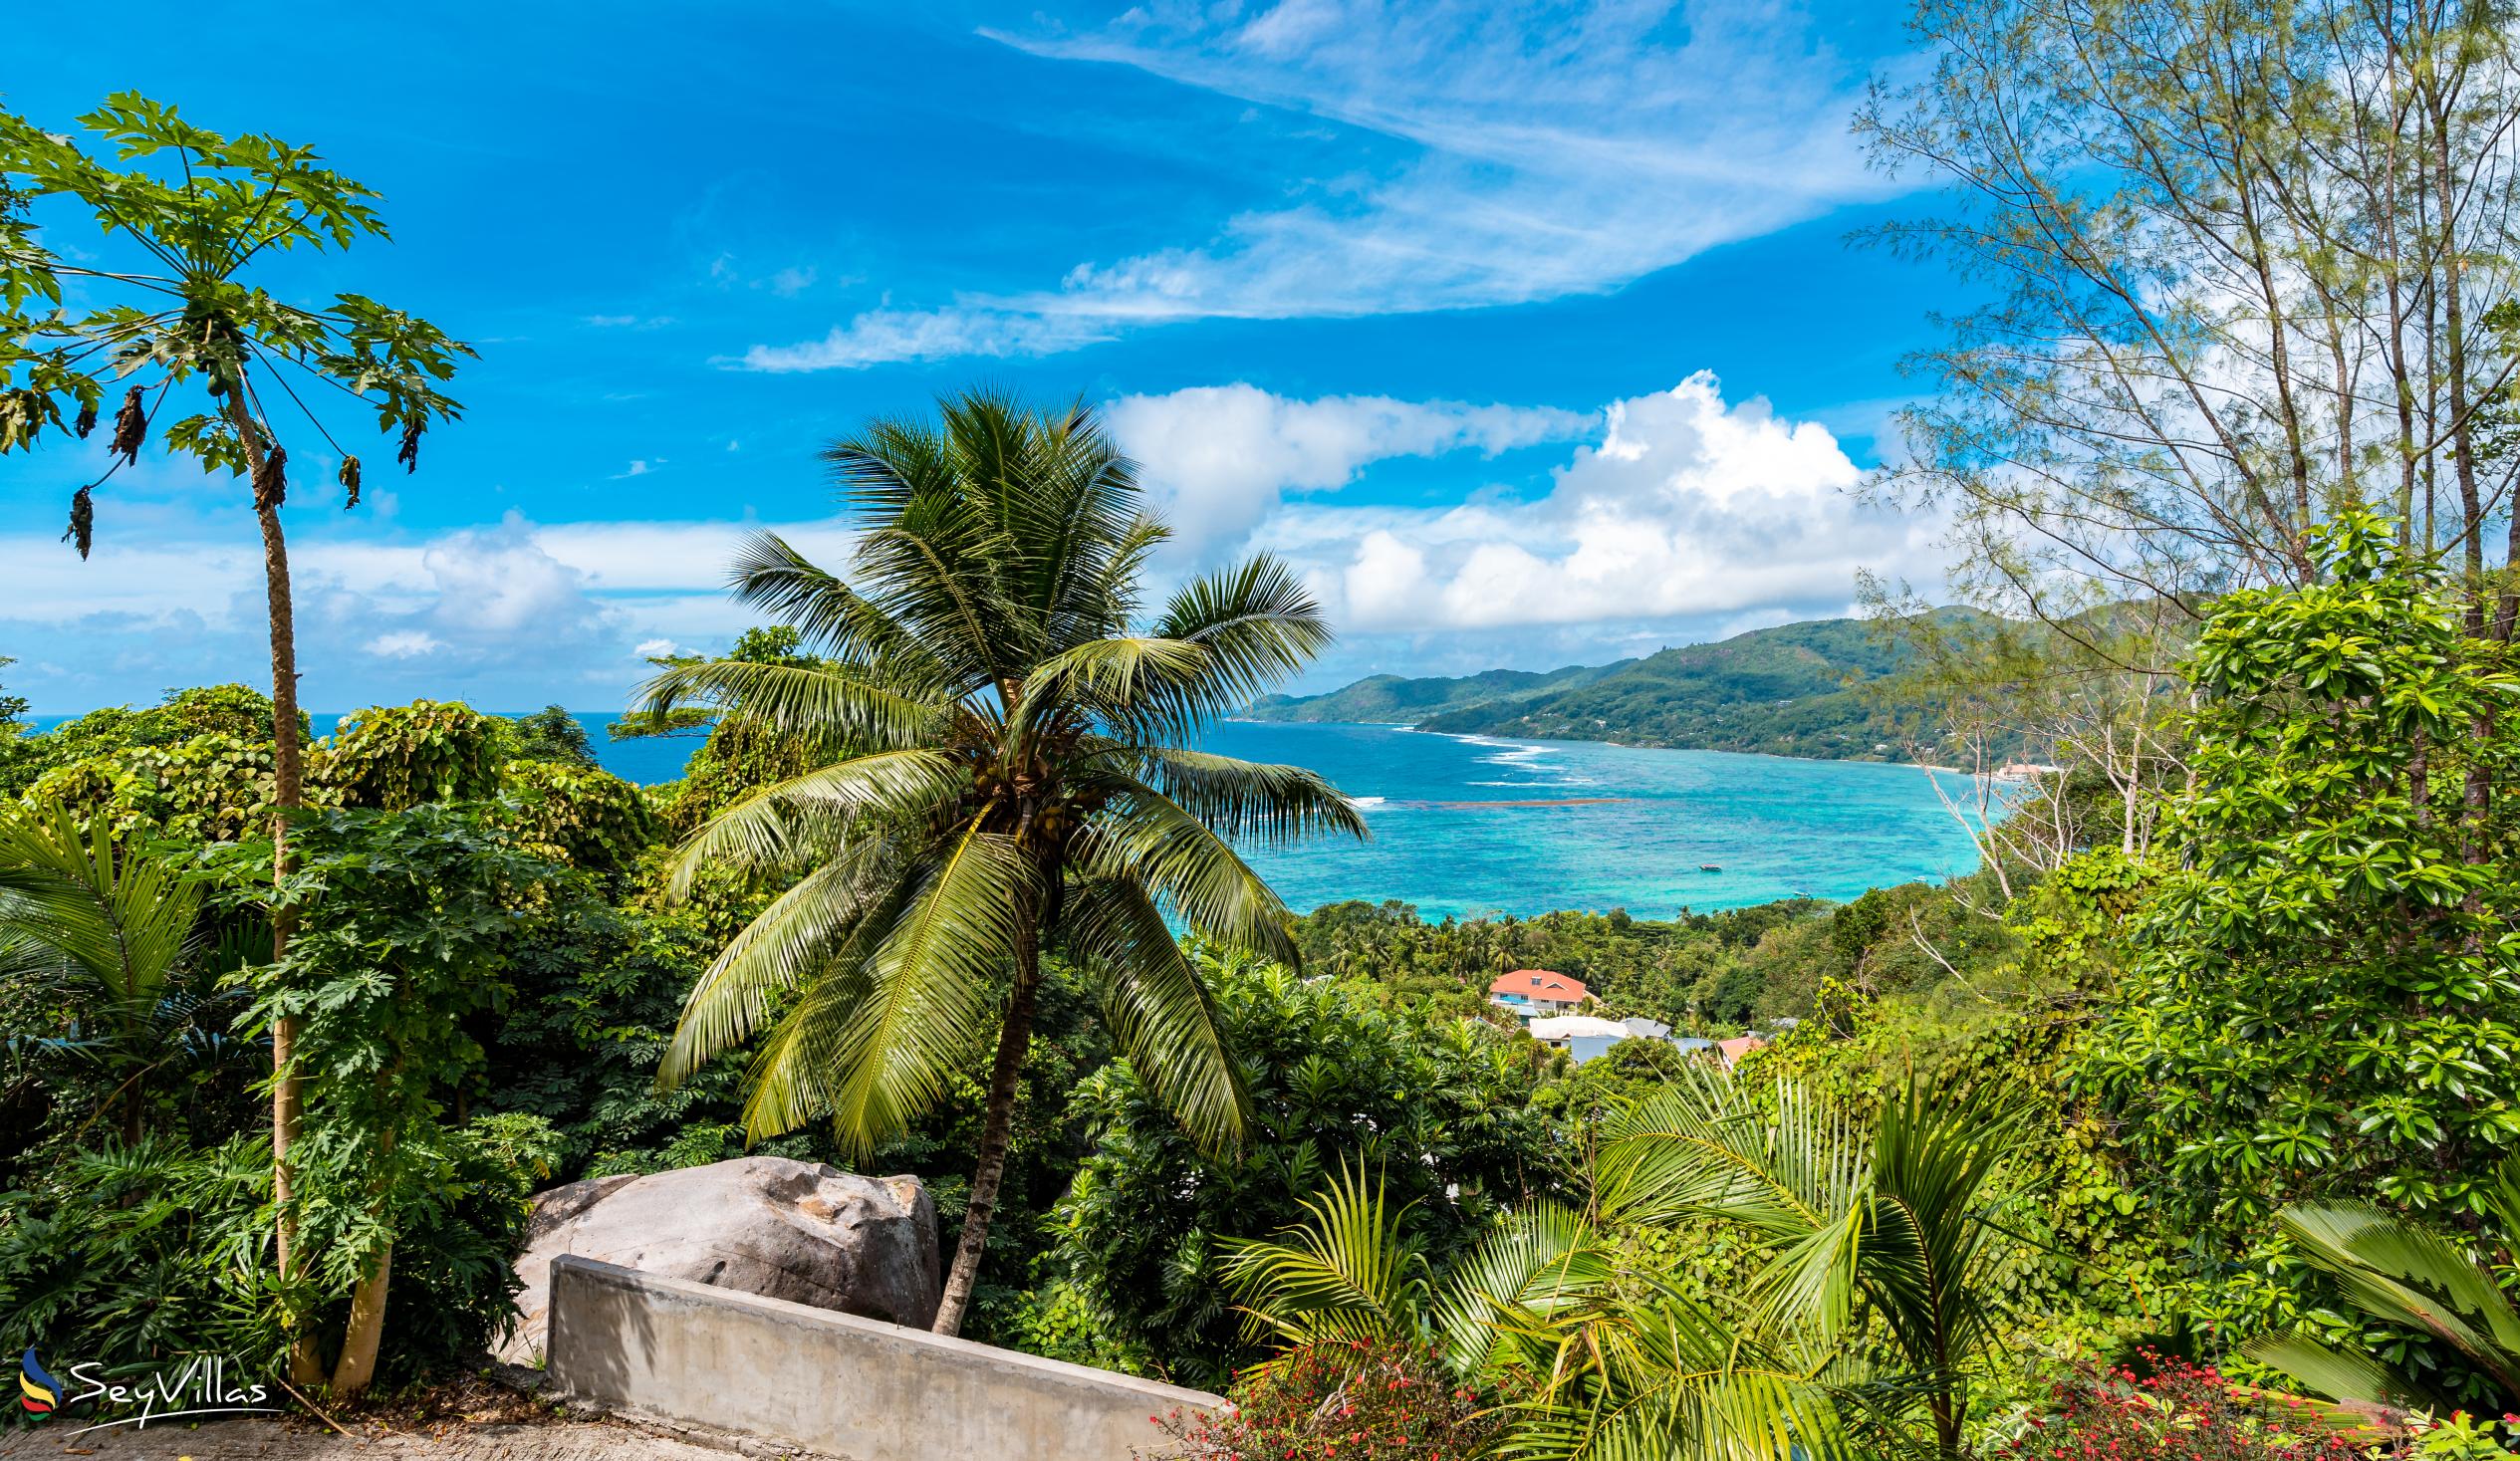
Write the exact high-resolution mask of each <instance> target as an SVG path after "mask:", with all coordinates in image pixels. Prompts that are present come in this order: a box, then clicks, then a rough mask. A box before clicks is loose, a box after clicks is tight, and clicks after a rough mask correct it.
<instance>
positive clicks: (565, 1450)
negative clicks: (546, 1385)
mask: <svg viewBox="0 0 2520 1461" xmlns="http://www.w3.org/2000/svg"><path fill="white" fill-rule="evenodd" d="M351 1430H352V1432H353V1434H351V1435H342V1434H340V1433H338V1432H336V1431H333V1430H330V1429H327V1428H326V1427H325V1426H323V1425H322V1424H321V1423H319V1422H314V1421H309V1420H305V1419H302V1418H298V1417H291V1418H289V1419H286V1420H278V1419H263V1418H259V1417H255V1418H246V1419H237V1420H226V1421H218V1422H213V1423H210V1424H206V1425H201V1426H198V1427H193V1428H189V1429H188V1428H186V1427H184V1426H181V1425H171V1424H170V1425H152V1426H150V1427H149V1428H148V1429H147V1430H145V1431H142V1430H139V1429H136V1428H134V1427H129V1426H126V1427H123V1428H121V1429H119V1430H110V1431H92V1432H90V1433H89V1434H87V1435H81V1436H73V1435H69V1434H67V1428H65V1430H64V1431H60V1432H48V1431H47V1430H45V1429H43V1428H41V1427H31V1428H28V1429H25V1430H18V1429H9V1430H0V1457H9V1458H12V1461H55V1458H58V1457H74V1456H76V1457H94V1458H96V1461H352V1458H354V1457H355V1458H358V1461H732V1458H733V1457H735V1456H736V1455H738V1454H739V1453H740V1454H746V1455H750V1456H753V1457H757V1458H766V1457H779V1456H797V1455H799V1454H800V1453H797V1452H793V1451H780V1450H777V1449H775V1448H770V1447H766V1446H763V1445H761V1444H760V1443H757V1442H755V1443H741V1442H737V1441H735V1440H734V1439H732V1438H716V1437H712V1438H710V1440H711V1444H705V1445H704V1444H700V1443H699V1442H698V1441H696V1440H694V1439H690V1438H686V1437H682V1436H675V1435H667V1434H664V1433H661V1432H658V1431H652V1430H647V1429H644V1428H639V1427H633V1426H629V1425H624V1424H621V1423H618V1422H615V1421H608V1420H578V1419H567V1420H564V1419H552V1420H549V1421H537V1422H532V1423H527V1424H518V1423H515V1422H513V1421H504V1420H502V1421H489V1422H484V1423H479V1424H475V1423H470V1422H466V1421H461V1420H456V1421H450V1422H440V1423H435V1424H431V1425H427V1426H414V1427H410V1428H406V1429H395V1430H392V1431H389V1432H388V1431H381V1430H379V1429H378V1428H377V1427H375V1426H364V1425H353V1426H352V1427H351Z"/></svg>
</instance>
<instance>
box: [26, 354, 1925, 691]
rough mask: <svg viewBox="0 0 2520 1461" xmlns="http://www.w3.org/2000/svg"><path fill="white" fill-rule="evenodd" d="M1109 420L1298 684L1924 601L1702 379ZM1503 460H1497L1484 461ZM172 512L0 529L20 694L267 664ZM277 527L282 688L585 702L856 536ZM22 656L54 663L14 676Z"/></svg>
mask: <svg viewBox="0 0 2520 1461" xmlns="http://www.w3.org/2000/svg"><path fill="white" fill-rule="evenodd" d="M1111 420H1112V423H1113V426H1114V429H1115V431H1116V432H1117V433H1118V435H1119V437H1120V439H1121V441H1122V443H1123V444H1124V446H1125V447H1126V448H1127V449H1128V450H1129V451H1130V452H1131V453H1132V454H1133V455H1134V456H1137V457H1138V458H1139V459H1140V461H1141V462H1142V463H1143V467H1144V478H1145V480H1146V482H1147V483H1148V486H1149V488H1150V490H1151V491H1152V492H1153V493H1154V494H1155V495H1156V497H1157V498H1158V499H1159V503H1160V505H1162V506H1163V507H1164V508H1165V509H1166V510H1167V511H1168V512H1169V513H1170V514H1171V515H1172V516H1173V517H1174V518H1175V519H1176V520H1177V521H1178V522H1179V523H1180V524H1181V526H1182V527H1183V528H1184V530H1185V532H1184V540H1183V544H1182V547H1183V550H1184V551H1183V559H1184V560H1185V561H1184V562H1182V563H1181V564H1179V565H1178V566H1179V567H1187V566H1188V563H1187V561H1190V560H1194V561H1196V562H1198V563H1200V564H1208V563H1213V562H1215V561H1217V560H1218V559H1220V558H1223V557H1226V556H1229V555H1230V554H1233V553H1238V552H1240V551H1243V550H1245V549H1249V548H1265V549H1269V550H1272V551H1275V552H1277V553H1279V554H1281V555H1283V556H1284V557H1285V558H1286V559H1287V560H1288V561H1289V562H1290V563H1292V564H1293V565H1294V566H1295V567H1296V569H1297V570H1298V571H1299V572H1300V573H1302V574H1303V575H1304V576H1305V579H1306V581H1307V582H1308V583H1309V584H1310V585H1311V586H1312V588H1313V590H1314V592H1315V594H1316V595H1317V596H1318V597H1319V598H1320V600H1321V601H1322V603H1323V605H1324V608H1325V609H1326V610H1327V612H1328V614H1329V616H1330V618H1331V621H1332V622H1333V623H1334V624H1335V625H1336V626H1337V627H1338V628H1339V630H1340V631H1341V634H1342V636H1343V643H1342V645H1341V647H1340V649H1339V650H1338V651H1337V657H1335V658H1334V659H1333V660H1331V661H1329V662H1327V663H1325V664H1324V665H1323V666H1322V667H1321V668H1320V669H1319V670H1318V671H1317V673H1316V675H1315V676H1313V679H1314V681H1315V682H1316V683H1321V682H1333V683H1335V682H1337V681H1339V680H1341V679H1344V678H1353V677H1354V676H1355V675H1356V674H1359V673H1364V672H1368V671H1370V670H1373V669H1380V668H1396V669H1400V670H1402V671H1404V672H1408V673H1417V674H1424V673H1439V672H1440V673H1454V672H1461V671H1465V670H1473V669H1479V668H1484V667H1489V666H1493V665H1497V664H1513V665H1519V666H1524V667H1549V666H1552V665H1556V664H1564V663H1575V662H1589V663H1600V662H1604V661H1606V660H1608V659H1612V658H1618V657H1622V656H1624V655H1628V654H1634V653H1639V652H1649V651H1650V650H1651V649H1652V648H1654V647H1656V646H1657V645H1659V644H1662V643H1685V642H1690V641H1693V640H1697V639H1702V638H1708V637H1720V636H1721V635H1722V634H1724V633H1728V632H1737V631H1739V630H1741V629H1744V628H1750V627H1755V626H1758V625H1760V624H1764V623H1772V622H1781V621H1784V620H1787V619H1792V618H1806V617H1814V616H1819V615H1826V614H1833V613H1841V612H1845V611H1846V610H1847V608H1848V605H1849V601H1850V600H1851V598H1852V596H1853V590H1854V579H1855V576H1856V574H1857V572H1858V571H1859V570H1865V569H1869V570H1872V571H1875V572H1878V573H1882V574H1884V575H1885V576H1887V577H1890V578H1893V579H1905V580H1908V581H1910V582H1913V583H1915V584H1916V585H1918V587H1919V588H1920V589H1923V590H1924V591H1925V592H1927V593H1928V594H1930V593H1931V592H1932V591H1933V588H1934V586H1935V585H1936V584H1937V583H1938V582H1939V579H1940V576H1941V563H1942V558H1941V554H1940V550H1939V543H1940V540H1941V524H1940V523H1938V522H1936V521H1933V520H1930V519H1927V518H1924V517H1901V516H1898V515H1895V514H1891V513H1888V512H1885V511H1882V510H1878V509H1872V508H1867V507H1865V506H1863V505H1862V504H1861V503H1859V502H1858V501H1857V500H1855V498H1854V497H1853V496H1852V495H1850V494H1849V493H1848V492H1847V490H1846V489H1847V488H1849V487H1851V486H1853V485H1855V484H1856V483H1857V482H1858V480H1859V479H1860V477H1861V471H1860V469H1859V468H1858V466H1857V465H1856V463H1855V462H1854V461H1853V460H1851V459H1850V458H1849V457H1848V455H1847V453H1846V452H1845V451H1844V450H1843V449H1842V448H1841V447H1840V445H1839V443H1838V440H1837V438H1836V437H1835V436H1834V435H1833V434H1832V433H1831V432H1830V430H1829V429H1828V428H1827V427H1826V426H1824V425H1822V424H1820V423H1819V422H1816V421H1810V420H1794V419H1789V418H1786V417H1782V416H1780V415H1778V414H1777V413H1775V412H1774V411H1772V410H1771V409H1770V408H1769V407H1768V405H1767V404H1766V402H1764V401H1763V400H1759V399H1749V400H1742V401H1728V400H1727V399H1726V398H1725V396H1724V394H1723V391H1722V389H1721V387H1720V386H1719V384H1718V382H1717V381H1716V380H1715V378H1714V377H1713V376H1712V375H1709V374H1704V373H1700V374H1697V375H1692V376H1690V377H1689V378H1687V379H1686V380H1683V381H1682V382H1680V383H1679V384H1678V385H1676V386H1674V387H1672V388H1671V389H1668V390H1662V391H1656V392H1652V393H1649V394H1641V395H1638V396H1634V397H1631V398H1628V399H1624V400H1620V401H1616V402H1613V403H1611V404H1610V405H1608V406H1607V407H1605V408H1604V409H1602V410H1601V411H1598V412H1592V413H1578V412H1572V411H1566V410H1559V409H1554V408H1546V407H1526V406H1511V405H1490V404H1472V403H1464V402H1459V401H1405V400H1397V399H1392V398H1388V397H1381V396H1328V397H1321V398H1317V399H1291V398H1287V397H1282V396H1278V395H1275V394H1272V393H1270V392H1268V391H1266V390H1262V389H1260V388H1259V387H1257V386H1254V385H1250V384H1242V383H1237V384H1228V385H1219V386H1211V387H1199V388H1196V389H1189V390H1181V391H1174V392H1171V393H1169V394H1165V395H1157V396H1134V397H1128V398H1125V399H1122V400H1119V401H1116V402H1113V403H1112V405H1111ZM1552 443H1567V444H1565V445H1556V446H1552ZM1534 448H1546V450H1543V451H1535V450H1534ZM1509 451H1520V452H1524V453H1527V455H1525V456H1523V457H1520V458H1516V459H1513V460H1510V461H1504V462H1495V463H1490V462H1487V461H1486V460H1484V457H1487V456H1493V455H1494V454H1497V453H1502V452H1509ZM1474 452H1475V453H1480V454H1482V456H1477V457H1474V456H1470V455H1467V454H1468V453H1474ZM1408 457H1414V458H1421V459H1428V460H1429V461H1430V462H1431V465H1429V466H1426V467H1422V468H1413V469H1412V473H1413V474H1414V475H1416V476H1418V477H1421V478H1422V477H1428V476H1437V475H1440V474H1447V473H1456V472H1457V473H1458V474H1459V476H1458V477H1457V478H1456V480H1455V481H1454V482H1453V483H1452V485H1450V486H1448V487H1447V488H1445V489H1444V490H1442V491H1441V492H1440V493H1439V494H1437V500H1440V501H1448V502H1450V503H1452V504H1453V505H1451V506H1445V507H1417V506H1409V505H1404V504H1395V503H1394V502H1393V501H1391V500H1390V498H1391V494H1389V493H1387V492H1383V491H1380V490H1373V491H1370V490H1369V488H1371V487H1373V486H1374V485H1375V477H1374V472H1375V467H1376V464H1377V463H1385V462H1389V461H1392V460H1395V459H1399V458H1408ZM1533 457H1542V458H1544V459H1554V460H1555V463H1556V465H1555V466H1554V468H1553V469H1548V470H1542V469H1540V468H1538V467H1528V466H1526V465H1525V464H1526V463H1528V462H1530V461H1531V460H1532V458H1533ZM1360 477H1363V478H1365V481H1366V485H1352V484H1354V483H1355V482H1356V481H1357V479H1359V478H1360ZM1487 478H1495V479H1497V480H1490V481H1483V480H1482V479H1487ZM177 503H178V500H175V499H168V500H166V501H164V502H155V501H153V500H152V502H147V503H143V502H133V503H131V504H129V505H128V507H127V508H126V512H125V514H124V515H123V517H121V518H120V519H118V522H117V525H116V527H117V531H116V532H115V533H114V534H113V535H111V536H109V537H100V538H99V540H98V543H97V549H96V555H95V558H94V559H93V560H92V561H90V562H87V563H84V564H83V563H81V562H80V561H79V559H78V558H77V556H76V555H74V554H72V553H71V552H70V551H69V550H68V549H67V548H65V547H63V546H62V545H61V544H59V543H56V542H54V541H53V535H52V534H50V533H49V532H45V533H33V532H30V533H25V534H21V535H13V536H0V562H6V563H8V564H9V565H10V566H11V571H12V574H13V575H14V578H13V581H12V588H13V590H14V591H16V592H14V593H13V595H12V596H11V608H10V609H7V610H5V611H0V652H6V653H12V654H15V655H17V656H18V657H19V659H20V660H21V663H20V665H18V666H17V667H16V668H15V669H14V671H13V673H14V674H15V676H16V678H15V679H13V680H12V682H11V683H12V685H13V687H20V686H19V681H24V682H25V683H24V685H23V687H22V688H23V689H25V690H26V691H27V692H29V693H36V694H39V695H40V696H41V697H42V700H41V702H40V703H42V704H44V705H45V706H46V707H47V708H51V707H53V706H55V705H62V706H66V707H69V706H83V705H94V704H98V703H107V702H112V701H119V700H124V699H128V698H131V697H133V696H135V695H137V696H141V697H143V698H144V697H145V695H146V694H148V693H153V691H154V689H155V688H156V687H158V686H162V685H167V684H176V683H194V682H200V681H203V680H205V679H211V678H230V677H233V678H241V679H248V680H254V681H259V680H260V679H262V678H263V677H264V676H265V675H266V674H267V664H266V661H265V660H264V658H263V656H264V654H265V652H266V649H265V646H264V644H263V616H264V607H263V603H262V568H261V561H260V557H259V555H258V554H257V553H256V552H255V551H254V548H253V541H252V538H251V535H250V533H247V534H242V535H240V534H238V533H236V532H235V531H234V520H233V519H232V517H230V516H228V515H226V514H224V513H214V512H212V511H209V510H208V509H206V508H204V507H202V506H201V505H200V504H199V502H198V500H197V499H196V500H191V501H188V502H185V503H184V504H183V505H180V506H179V505H177ZM295 527H296V529H297V536H296V542H295V544H294V551H293V554H292V557H293V561H294V563H295V565H296V568H297V593H298V621H299V633H300V638H301V652H302V655H303V656H304V658H305V661H306V663H307V665H308V681H307V684H308V693H309V696H310V700H309V703H311V704H316V705H319V706H321V707H323V708H333V709H339V708H347V707H348V706H349V705H351V704H355V703H371V702H375V701H378V700H380V699H385V698H390V697H392V696H394V695H402V696H406V697H407V696H408V695H411V694H419V693H428V694H433V695H447V694H463V695H468V696H471V697H473V698H474V699H475V700H476V703H481V704H484V705H488V706H493V707H498V708H507V707H512V706H521V705H528V704H541V703H544V702H546V701H548V700H551V699H555V698H558V699H564V700H568V701H569V702H570V703H598V702H602V701H605V700H609V699H611V698H612V697H615V696H618V695H619V694H620V693H622V692H623V691H625V690H626V689H627V688H628V681H629V680H630V678H632V677H633V675H632V673H631V671H630V669H628V668H626V666H629V665H632V664H633V663H634V659H635V657H637V656H644V655H648V654H650V653H656V652H667V651H671V650H677V649H684V648H687V647H691V646H698V647H702V648H706V647H712V646H716V645H721V644H724V643H726V642H727V641H729V640H730V639H731V638H732V637H733V636H734V635H735V634H736V633H738V632H740V631H741V630H742V629H743V628H744V627H746V626H747V625H749V624H752V623H755V622H758V621H759V617H760V616H759V614H758V613H757V612H756V611H754V610H751V609H746V608H744V607H743V606H741V605H739V604H737V603H735V602H734V601H733V599H732V598H731V597H730V596H728V595H727V593H726V592H725V586H724V574H725V572H726V566H727V564H728V563H729V561H730V559H731V558H732V557H733V555H734V552H735V550H736V548H737V546H738V545H739V543H740V542H741V541H742V540H743V538H744V536H745V535H746V534H748V533H749V532H752V531H756V530H759V529H762V528H768V529H769V530H771V531H774V532H776V533H778V534H779V535H780V536H782V537H783V538H785V539H786V540H787V541H788V542H790V543H791V544H792V545H794V546H795V547H796V548H797V549H799V550H800V551H801V552H803V553H804V554H805V555H806V556H807V557H809V558H811V559H813V560H814V561H815V562H818V563H821V564H824V565H825V566H827V567H832V568H835V569H838V568H843V567H845V565H846V564H847V562H848V560H849V557H850V555H851V552H852V550H853V549H854V547H855V546H856V536H855V534H854V533H853V532H852V531H851V530H850V529H849V527H848V526H847V525H846V524H845V523H843V522H841V521H839V520H837V519H821V520H809V521H801V522H782V523H773V524H761V523H755V522H750V521H734V520H725V519H718V520H681V521H645V522H609V523H608V522H585V523H559V524H537V523H534V522H531V521H529V520H527V519H525V518H524V517H522V516H520V515H516V514H510V515H509V516H508V517H506V518H504V519H503V520H501V521H500V522H498V523H495V524H491V525H488V526H485V527H480V528H474V529H468V530H463V531H457V532H445V533H439V534H436V535H433V536H425V537H422V536H418V535H412V534H406V533H402V532H398V531H387V532H382V533H379V532H378V525H374V524H371V525H365V526H363V525H360V524H358V523H356V522H355V521H349V522H346V521H344V520H342V519H341V518H340V516H339V515H331V516H324V515H307V516H305V517H303V518H300V519H299V520H298V522H297V523H296V524H295ZM1170 567H1171V566H1167V571H1169V568H1170ZM43 661H50V662H52V663H56V664H66V665H69V666H71V668H70V670H69V671H68V672H67V673H64V674H60V675H54V674H52V673H50V672H42V673H38V672H37V671H35V670H33V669H30V666H34V665H38V664H39V663H40V662H43ZM572 686H576V687H578V688H577V689H575V690H572V689H571V687H572ZM564 692H568V693H564Z"/></svg>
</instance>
